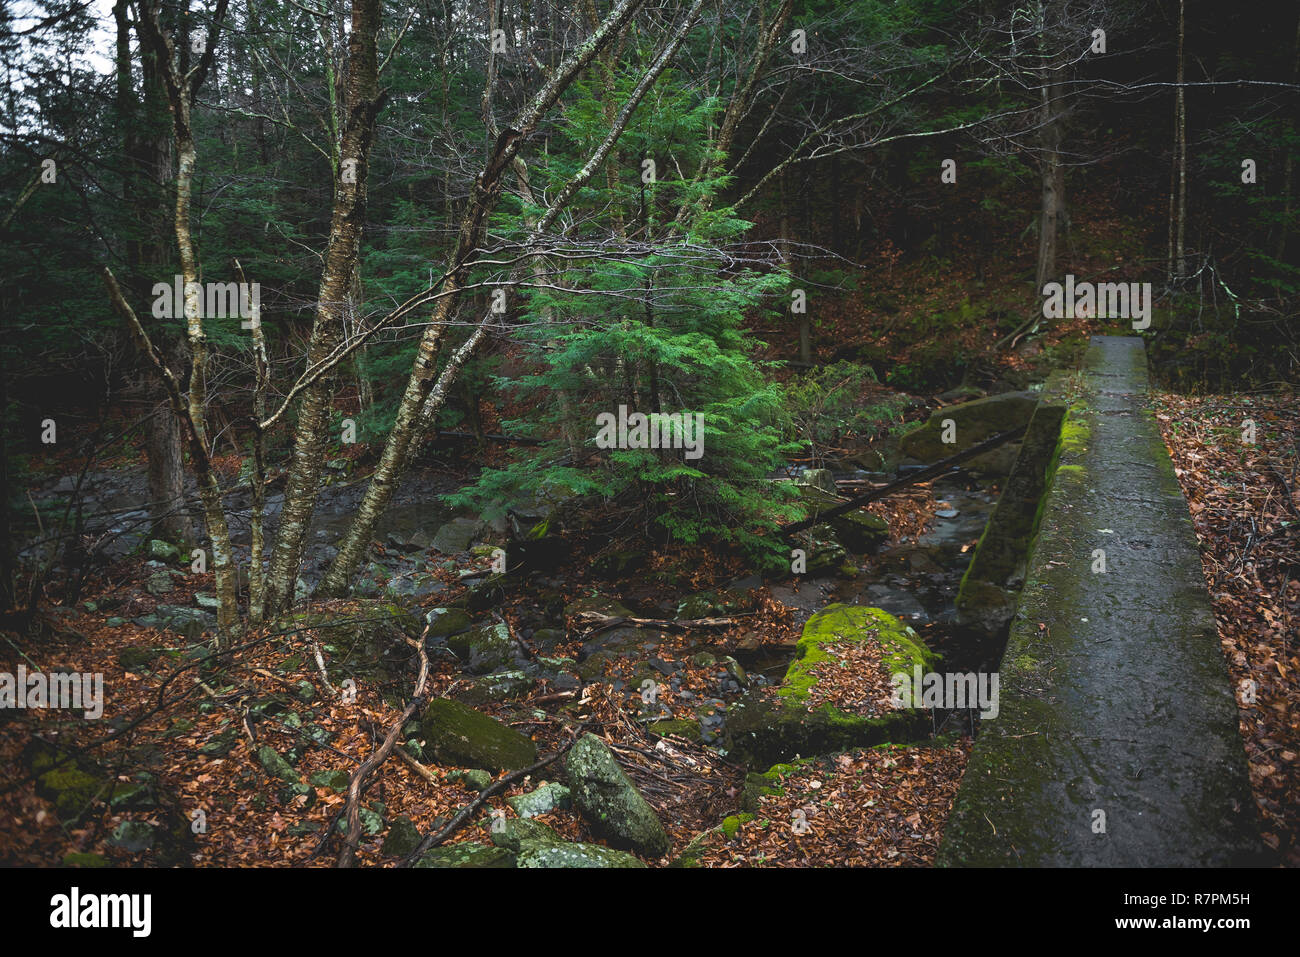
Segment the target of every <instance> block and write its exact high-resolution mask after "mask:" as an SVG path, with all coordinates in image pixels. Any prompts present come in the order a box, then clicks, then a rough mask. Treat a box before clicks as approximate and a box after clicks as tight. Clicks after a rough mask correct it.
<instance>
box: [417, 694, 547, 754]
mask: <svg viewBox="0 0 1300 957" xmlns="http://www.w3.org/2000/svg"><path fill="white" fill-rule="evenodd" d="M421 728H422V730H423V732H424V739H425V748H426V750H429V751H432V752H433V754H434V756H435V757H436V758H437V759H438V760H439V761H441V762H442V763H444V764H453V765H459V766H460V767H468V768H486V769H487V770H489V771H517V770H519V769H520V768H526V767H528V766H529V765H531V764H535V763H536V762H537V745H536V744H534V743H533V741H532V740H531V739H529V738H527V737H525V736H524V735H522V734H520V733H519V732H518V731H516V730H515V729H514V728H509V727H507V726H506V725H504V724H502V723H501V722H500V721H497V720H496V719H495V718H491V717H488V716H487V715H485V714H483V713H482V712H481V711H475V710H474V709H473V708H471V707H469V706H467V705H464V704H461V703H460V702H459V701H451V700H450V699H447V698H435V699H434V700H433V701H431V702H429V706H428V707H427V708H425V710H424V716H423V718H422V719H421Z"/></svg>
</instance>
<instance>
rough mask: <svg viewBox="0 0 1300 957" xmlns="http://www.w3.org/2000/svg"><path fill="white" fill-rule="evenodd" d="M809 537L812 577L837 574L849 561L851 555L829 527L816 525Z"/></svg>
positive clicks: (809, 568)
mask: <svg viewBox="0 0 1300 957" xmlns="http://www.w3.org/2000/svg"><path fill="white" fill-rule="evenodd" d="M805 534H806V535H807V536H808V570H807V574H808V575H809V576H811V577H818V576H822V575H831V574H836V573H838V572H839V571H840V569H841V568H842V567H843V565H844V563H845V562H847V561H848V558H849V553H848V551H847V550H846V549H845V548H844V546H843V545H841V544H840V543H839V540H838V539H836V537H835V532H834V531H833V530H832V529H831V527H830V526H829V525H814V526H813V527H812V528H810V529H808V531H807V532H806V533H805Z"/></svg>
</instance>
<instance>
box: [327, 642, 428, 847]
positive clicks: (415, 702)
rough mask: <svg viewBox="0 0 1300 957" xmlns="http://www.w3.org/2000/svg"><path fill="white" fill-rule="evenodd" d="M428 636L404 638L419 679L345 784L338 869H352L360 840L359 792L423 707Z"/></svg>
mask: <svg viewBox="0 0 1300 957" xmlns="http://www.w3.org/2000/svg"><path fill="white" fill-rule="evenodd" d="M428 635H429V627H428V626H427V625H426V626H425V628H424V633H423V634H422V635H421V636H420V639H419V640H418V641H416V640H414V639H411V638H407V639H406V643H407V644H408V645H413V646H414V647H415V650H416V651H418V652H419V653H420V677H419V678H418V679H417V680H416V682H415V695H414V696H413V697H412V698H411V700H410V701H409V702H408V703H407V705H406V707H405V708H404V709H402V714H401V717H399V718H398V719H397V720H396V721H395V722H393V726H392V727H391V728H390V729H389V731H388V737H386V738H384V743H383V744H382V745H381V746H380V747H379V750H378V751H376V752H375V753H374V754H372V755H371V756H370V757H368V758H366V760H365V761H363V762H362V763H361V767H359V768H357V769H356V770H355V771H353V772H352V778H351V779H350V780H349V781H348V804H347V817H348V834H347V837H346V838H344V840H343V849H342V850H341V851H339V860H338V866H339V867H351V866H352V864H353V863H354V862H355V860H356V855H357V841H358V840H359V839H360V837H361V791H362V788H363V786H364V782H365V779H366V778H367V777H369V776H370V775H371V774H373V773H374V772H376V771H378V770H379V768H380V767H382V766H383V763H384V761H386V760H387V759H388V755H389V754H390V753H391V752H392V750H393V745H395V744H396V743H397V736H398V735H399V734H401V732H402V728H403V726H404V725H405V724H406V722H407V721H409V720H410V719H411V715H412V714H414V713H415V711H416V709H417V708H418V707H419V706H420V705H422V704H423V703H424V686H425V683H426V682H427V681H428V680H429V656H428V654H427V653H426V652H425V650H424V639H425V638H427V637H428Z"/></svg>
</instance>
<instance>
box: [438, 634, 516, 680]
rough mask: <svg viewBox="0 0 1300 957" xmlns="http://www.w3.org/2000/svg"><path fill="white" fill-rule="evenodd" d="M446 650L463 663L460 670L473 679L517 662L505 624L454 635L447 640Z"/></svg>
mask: <svg viewBox="0 0 1300 957" xmlns="http://www.w3.org/2000/svg"><path fill="white" fill-rule="evenodd" d="M447 647H448V648H449V649H451V651H453V652H455V654H456V657H457V658H459V659H460V664H461V667H462V668H463V669H464V670H465V671H468V672H469V673H470V674H473V675H481V674H486V673H487V672H489V671H491V670H492V669H494V668H500V667H501V666H503V665H507V664H509V663H510V662H512V661H514V658H515V641H514V639H513V638H511V637H510V628H509V627H508V626H507V625H506V624H505V623H504V622H498V623H497V624H495V625H481V626H480V627H478V628H471V629H470V630H469V631H465V632H461V633H460V634H458V635H452V636H451V637H449V638H448V639H447Z"/></svg>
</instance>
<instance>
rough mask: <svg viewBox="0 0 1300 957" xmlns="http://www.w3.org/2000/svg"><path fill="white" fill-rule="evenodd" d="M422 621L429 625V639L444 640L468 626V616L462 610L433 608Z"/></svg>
mask: <svg viewBox="0 0 1300 957" xmlns="http://www.w3.org/2000/svg"><path fill="white" fill-rule="evenodd" d="M424 620H425V621H427V622H428V623H429V637H430V638H432V639H436V638H446V637H447V636H448V635H454V634H457V633H459V632H462V631H464V630H465V629H466V628H468V627H469V626H470V620H469V615H467V614H466V613H465V610H464V609H462V608H434V609H432V610H431V611H430V612H429V613H428V614H427V615H425V616H424Z"/></svg>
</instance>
